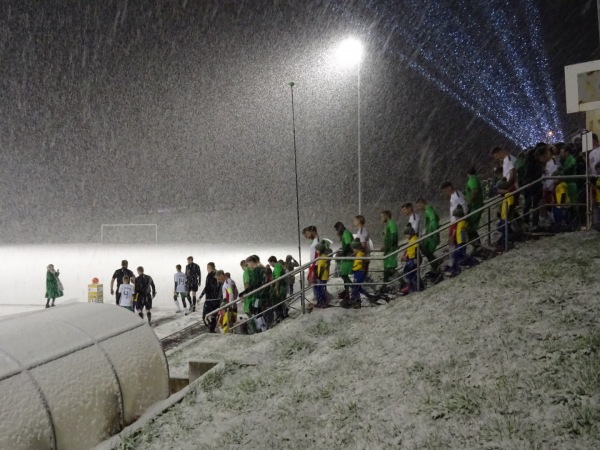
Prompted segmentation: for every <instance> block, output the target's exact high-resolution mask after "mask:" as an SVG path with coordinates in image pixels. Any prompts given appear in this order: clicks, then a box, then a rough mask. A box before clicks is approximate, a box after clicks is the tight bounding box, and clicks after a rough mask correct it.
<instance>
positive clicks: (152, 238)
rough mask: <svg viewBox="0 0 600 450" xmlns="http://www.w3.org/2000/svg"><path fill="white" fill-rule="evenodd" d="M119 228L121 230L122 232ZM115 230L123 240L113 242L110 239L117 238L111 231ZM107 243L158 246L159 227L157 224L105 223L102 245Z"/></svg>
mask: <svg viewBox="0 0 600 450" xmlns="http://www.w3.org/2000/svg"><path fill="white" fill-rule="evenodd" d="M119 228H121V230H120V231H119V230H118V229H119ZM136 228H137V229H136ZM115 229H116V230H117V231H119V232H118V234H117V235H116V236H118V237H120V238H121V239H120V240H119V239H117V242H111V241H112V239H110V237H111V236H115V234H113V233H110V231H111V230H115ZM107 241H108V243H116V244H127V243H143V242H146V243H148V242H152V243H153V244H158V225H157V224H155V223H103V224H102V225H100V244H104V243H105V242H107Z"/></svg>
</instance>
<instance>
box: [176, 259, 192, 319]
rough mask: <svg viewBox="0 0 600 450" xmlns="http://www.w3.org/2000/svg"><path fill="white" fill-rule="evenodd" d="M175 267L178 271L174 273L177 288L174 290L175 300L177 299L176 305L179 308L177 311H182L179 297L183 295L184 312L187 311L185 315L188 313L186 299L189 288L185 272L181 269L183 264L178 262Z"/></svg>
mask: <svg viewBox="0 0 600 450" xmlns="http://www.w3.org/2000/svg"><path fill="white" fill-rule="evenodd" d="M175 269H177V272H175V275H174V277H173V278H174V280H175V290H174V291H173V300H174V301H175V307H176V308H177V310H176V311H175V312H178V313H179V312H181V308H180V307H179V299H178V297H181V302H182V303H183V312H184V313H185V315H187V314H188V311H189V310H188V308H187V305H186V304H185V300H186V298H187V289H186V287H185V280H186V276H185V273H183V272H182V271H181V264H177V265H176V266H175Z"/></svg>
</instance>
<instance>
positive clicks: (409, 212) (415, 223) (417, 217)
mask: <svg viewBox="0 0 600 450" xmlns="http://www.w3.org/2000/svg"><path fill="white" fill-rule="evenodd" d="M400 212H401V213H402V215H403V216H404V217H408V223H410V226H411V227H412V229H413V230H415V232H416V233H417V236H421V233H422V231H423V230H422V228H421V213H419V212H417V211H415V209H414V208H413V205H412V203H410V202H408V203H405V204H403V205H402V206H401V207H400Z"/></svg>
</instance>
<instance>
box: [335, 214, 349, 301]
mask: <svg viewBox="0 0 600 450" xmlns="http://www.w3.org/2000/svg"><path fill="white" fill-rule="evenodd" d="M333 228H334V229H335V231H336V233H337V235H338V237H339V238H340V241H341V243H342V248H341V249H340V250H339V252H338V256H352V246H351V245H352V241H353V240H354V236H352V233H351V232H350V230H348V229H347V228H346V227H345V226H344V224H343V223H342V222H336V223H335V225H334V226H333ZM339 267H340V269H339V272H340V277H342V280H344V293H343V297H344V299H349V298H350V290H349V289H350V286H349V285H350V284H351V283H352V281H351V280H350V274H351V273H352V260H351V259H348V260H344V261H340V265H339Z"/></svg>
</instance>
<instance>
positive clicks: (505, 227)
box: [504, 211, 508, 253]
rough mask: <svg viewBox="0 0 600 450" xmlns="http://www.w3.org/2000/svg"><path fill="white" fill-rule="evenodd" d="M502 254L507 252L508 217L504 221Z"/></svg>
mask: <svg viewBox="0 0 600 450" xmlns="http://www.w3.org/2000/svg"><path fill="white" fill-rule="evenodd" d="M507 215H508V211H507ZM504 252H505V253H506V252H508V217H507V218H506V219H505V220H504Z"/></svg>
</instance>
